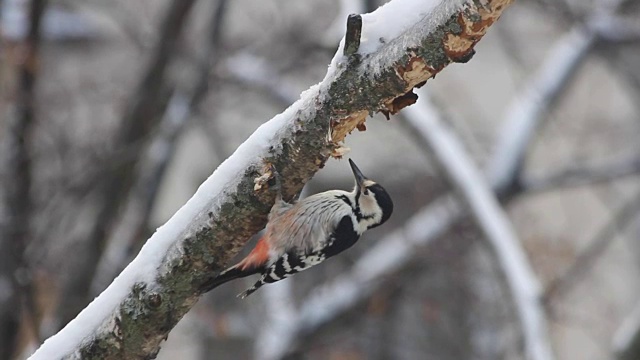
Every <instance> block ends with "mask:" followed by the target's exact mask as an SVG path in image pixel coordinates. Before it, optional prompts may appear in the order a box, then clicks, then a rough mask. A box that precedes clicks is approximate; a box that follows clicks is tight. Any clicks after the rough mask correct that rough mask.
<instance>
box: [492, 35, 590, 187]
mask: <svg viewBox="0 0 640 360" xmlns="http://www.w3.org/2000/svg"><path fill="white" fill-rule="evenodd" d="M595 39H596V36H595V35H594V34H593V33H592V32H588V31H585V29H584V28H583V27H576V28H574V29H572V30H571V31H570V32H569V33H568V34H567V35H565V36H564V37H563V38H562V39H560V40H559V41H558V42H557V43H556V44H555V45H554V47H553V49H552V50H551V54H550V55H549V56H547V57H546V58H545V60H544V64H543V65H542V66H541V67H540V69H539V70H538V73H537V74H534V75H533V77H532V80H533V81H532V82H531V83H530V84H531V85H530V86H529V87H528V88H527V89H526V91H525V92H523V93H519V94H521V95H520V96H519V99H518V100H516V101H514V102H513V103H512V104H511V105H510V106H509V107H508V109H507V113H506V116H505V120H504V126H503V128H502V130H501V132H500V135H499V137H498V139H499V142H498V144H497V146H496V149H495V155H494V156H493V163H492V164H491V169H490V171H489V173H490V174H491V177H492V179H491V182H492V183H494V184H496V185H497V187H498V192H499V193H500V195H502V194H503V193H504V192H509V191H512V190H513V189H512V188H513V187H518V186H519V181H520V173H521V169H522V168H523V166H524V158H525V154H526V151H527V149H528V145H529V142H528V141H525V140H526V139H527V138H531V137H533V133H535V132H536V131H537V130H538V129H539V128H540V126H541V124H542V120H543V119H544V118H545V116H543V115H544V113H545V112H546V111H547V110H548V109H550V108H551V107H552V106H553V104H554V102H555V101H556V100H557V99H558V96H559V94H561V93H562V91H563V90H564V89H565V88H566V86H567V85H568V84H569V80H570V79H571V78H572V77H573V75H574V74H575V73H576V71H577V70H578V69H579V65H580V64H582V62H583V61H584V59H586V56H585V55H586V54H587V53H588V52H589V50H590V49H591V47H592V45H593V44H594V43H595ZM514 173H517V176H515V177H514V176H513V174H514Z"/></svg>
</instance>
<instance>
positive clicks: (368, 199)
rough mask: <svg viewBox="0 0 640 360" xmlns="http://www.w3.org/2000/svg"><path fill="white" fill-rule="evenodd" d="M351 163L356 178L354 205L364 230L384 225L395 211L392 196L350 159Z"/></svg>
mask: <svg viewBox="0 0 640 360" xmlns="http://www.w3.org/2000/svg"><path fill="white" fill-rule="evenodd" d="M349 164H350V165H351V170H352V171H353V176H354V177H355V179H356V186H355V188H354V190H353V193H352V194H353V196H354V199H355V203H354V206H353V207H354V211H355V214H356V218H357V220H358V223H359V224H360V225H361V226H362V231H364V230H366V229H371V228H374V227H376V226H379V225H382V224H383V223H384V222H385V221H387V220H388V219H389V217H390V216H391V213H392V212H393V201H391V197H390V196H389V194H388V193H387V191H386V190H385V189H384V188H383V187H382V186H381V185H380V184H378V183H376V182H375V181H373V180H370V179H367V178H366V177H365V176H364V175H363V174H362V171H360V169H358V167H357V166H356V163H354V162H353V160H351V159H349Z"/></svg>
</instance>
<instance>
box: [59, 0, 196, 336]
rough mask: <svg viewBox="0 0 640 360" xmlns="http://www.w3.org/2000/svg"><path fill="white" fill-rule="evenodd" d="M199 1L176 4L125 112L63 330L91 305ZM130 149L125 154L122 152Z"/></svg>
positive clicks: (72, 281)
mask: <svg viewBox="0 0 640 360" xmlns="http://www.w3.org/2000/svg"><path fill="white" fill-rule="evenodd" d="M194 3H195V0H173V1H172V2H171V4H170V5H169V7H168V8H167V12H166V14H165V17H164V19H163V21H162V24H161V30H160V35H159V37H158V43H157V45H156V47H155V50H154V54H153V56H152V58H151V62H150V64H149V66H148V68H147V70H146V73H145V74H144V76H143V78H142V79H141V81H140V83H139V84H138V88H137V89H136V92H135V94H134V95H133V98H132V101H131V102H130V104H129V106H128V108H127V109H126V110H125V114H124V118H123V121H122V125H121V128H120V129H119V133H118V134H117V135H116V140H115V144H114V147H115V149H116V153H117V154H118V155H120V156H119V160H120V161H118V162H117V165H116V166H114V167H113V168H112V169H111V171H109V172H108V173H107V174H106V175H105V176H104V178H103V179H100V180H101V186H102V187H101V188H100V192H101V197H102V198H101V200H100V205H99V206H98V210H97V221H96V225H95V226H94V228H93V229H92V230H91V232H90V235H89V237H88V239H87V240H86V241H87V242H88V243H89V246H88V249H87V251H86V252H85V253H84V254H83V258H82V262H81V264H80V266H79V268H80V269H79V271H77V272H76V273H75V274H72V275H70V277H69V279H67V280H66V281H64V283H63V284H62V286H61V287H62V290H61V292H60V293H61V294H62V295H63V296H62V299H60V302H59V306H58V308H57V309H56V319H55V320H54V323H55V325H56V326H57V327H62V326H64V325H65V324H66V323H68V322H69V321H70V320H71V319H73V318H74V317H75V316H76V315H77V314H78V312H79V311H80V310H82V308H83V307H84V306H86V304H87V303H88V302H89V301H90V299H91V298H92V297H91V296H90V288H91V282H92V280H93V278H94V275H95V272H96V267H97V265H98V263H99V260H100V257H101V255H102V252H103V250H104V249H105V247H106V243H107V240H108V238H109V235H110V231H111V230H112V228H113V225H114V223H115V221H116V219H117V218H118V214H119V213H120V209H121V208H122V205H123V204H124V202H125V201H126V199H127V198H128V194H129V192H130V190H131V187H132V185H133V182H134V179H135V169H136V164H137V163H138V160H139V158H140V156H141V154H142V151H141V149H142V147H143V145H144V143H145V138H146V137H147V135H148V133H149V132H150V130H151V129H153V128H154V127H155V126H156V125H157V124H158V122H159V121H160V119H161V116H159V114H160V111H161V109H162V108H163V107H164V104H163V100H162V99H161V98H162V97H163V95H165V92H166V87H165V83H164V74H165V72H166V69H167V66H168V64H169V61H170V59H171V58H172V55H173V54H174V53H175V52H176V49H177V47H178V38H179V35H180V33H181V30H182V28H183V26H184V24H185V22H186V19H187V16H188V14H189V11H190V9H191V7H192V6H193V4H194ZM123 150H126V151H123Z"/></svg>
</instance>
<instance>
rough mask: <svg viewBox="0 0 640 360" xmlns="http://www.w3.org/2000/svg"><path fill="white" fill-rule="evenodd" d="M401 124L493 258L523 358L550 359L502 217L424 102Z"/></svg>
mask: <svg viewBox="0 0 640 360" xmlns="http://www.w3.org/2000/svg"><path fill="white" fill-rule="evenodd" d="M405 118H406V121H407V124H408V125H409V127H410V128H411V129H412V130H413V131H412V133H413V134H415V135H416V137H418V138H419V141H420V142H421V143H423V144H424V145H425V146H426V147H427V148H429V149H430V150H431V152H432V153H433V154H434V155H435V158H436V160H437V162H438V164H439V165H440V168H442V170H443V172H444V174H445V176H446V177H447V178H448V179H449V182H450V183H452V184H453V186H454V187H455V188H456V190H457V192H458V193H459V194H460V195H461V196H462V198H463V199H464V200H465V202H466V203H467V204H468V206H469V208H470V211H471V215H472V217H473V218H474V219H475V222H476V223H477V224H478V226H479V228H480V229H482V232H483V233H484V235H485V237H486V239H487V240H488V242H489V244H491V246H492V248H493V250H494V252H495V253H496V256H497V258H498V261H499V262H500V267H501V268H502V273H503V274H504V276H505V278H506V279H507V284H508V285H509V289H510V290H511V295H512V296H513V300H514V302H515V307H516V309H517V313H518V317H519V320H520V324H521V326H522V332H523V335H524V343H525V348H526V353H527V358H529V359H531V360H550V359H553V358H554V356H553V351H552V349H551V343H550V340H549V334H548V333H549V329H548V326H547V321H546V315H545V312H544V308H543V307H542V304H541V302H540V295H541V290H540V284H539V282H538V279H537V277H536V275H535V273H534V271H533V269H532V268H531V264H530V263H529V260H528V258H527V255H526V253H525V251H524V249H523V248H522V246H521V245H520V240H519V239H518V237H517V235H516V233H515V231H514V230H513V227H512V225H511V222H510V221H509V218H508V216H507V214H505V212H504V210H503V209H502V208H501V207H500V204H499V203H498V200H497V199H496V197H495V195H494V193H493V192H492V191H491V190H490V188H489V186H488V185H486V184H485V180H484V177H483V176H482V175H481V173H480V171H479V170H478V169H477V168H476V166H475V165H474V163H473V160H472V159H471V158H470V157H469V156H468V155H467V153H466V151H465V149H464V148H463V146H462V144H461V143H460V141H459V140H458V139H457V137H456V136H455V134H454V133H453V132H451V131H450V130H449V129H447V128H446V127H445V126H444V125H443V123H442V120H441V119H440V116H439V114H438V113H437V111H435V110H434V109H433V108H432V106H431V105H430V103H429V101H428V98H426V97H425V98H423V100H422V101H421V102H419V103H418V104H416V106H413V107H411V108H409V109H407V110H406V111H405Z"/></svg>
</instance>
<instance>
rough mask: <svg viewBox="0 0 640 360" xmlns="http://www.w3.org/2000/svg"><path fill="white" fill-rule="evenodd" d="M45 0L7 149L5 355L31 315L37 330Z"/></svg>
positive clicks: (39, 6)
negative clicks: (35, 214)
mask: <svg viewBox="0 0 640 360" xmlns="http://www.w3.org/2000/svg"><path fill="white" fill-rule="evenodd" d="M45 6H46V1H45V0H32V1H31V9H30V11H29V21H30V27H29V32H28V34H27V37H26V38H25V39H24V42H23V44H21V46H22V48H21V49H20V50H22V51H23V53H22V56H23V58H22V64H21V66H20V76H19V83H18V89H17V95H16V103H15V104H16V105H15V109H14V112H13V114H11V115H10V116H9V120H8V124H7V125H8V126H7V136H6V143H5V146H6V148H5V150H4V151H3V154H4V159H3V160H4V167H5V179H4V182H3V183H4V185H5V186H4V189H3V190H4V206H5V212H6V214H5V219H4V223H3V224H0V225H1V226H0V249H3V250H2V252H0V358H3V359H10V358H11V356H12V355H13V354H14V352H15V350H16V347H15V346H16V339H17V335H18V330H19V328H20V325H21V323H22V321H23V317H22V315H25V317H26V318H27V319H28V320H29V322H28V323H30V324H31V325H32V326H33V327H34V329H33V330H34V331H36V332H37V330H38V329H37V325H36V316H37V314H35V306H33V297H32V293H33V291H32V283H31V280H32V279H31V271H30V269H29V265H28V263H27V262H26V259H25V249H26V247H27V244H28V243H29V235H30V234H29V224H30V221H31V218H30V215H31V195H30V192H31V182H32V175H31V151H32V146H31V144H32V143H31V137H32V132H33V127H34V123H35V120H36V119H35V102H36V98H35V97H36V96H35V92H36V80H37V72H38V61H39V58H38V48H39V44H40V24H41V19H42V14H43V12H44V9H45Z"/></svg>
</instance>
